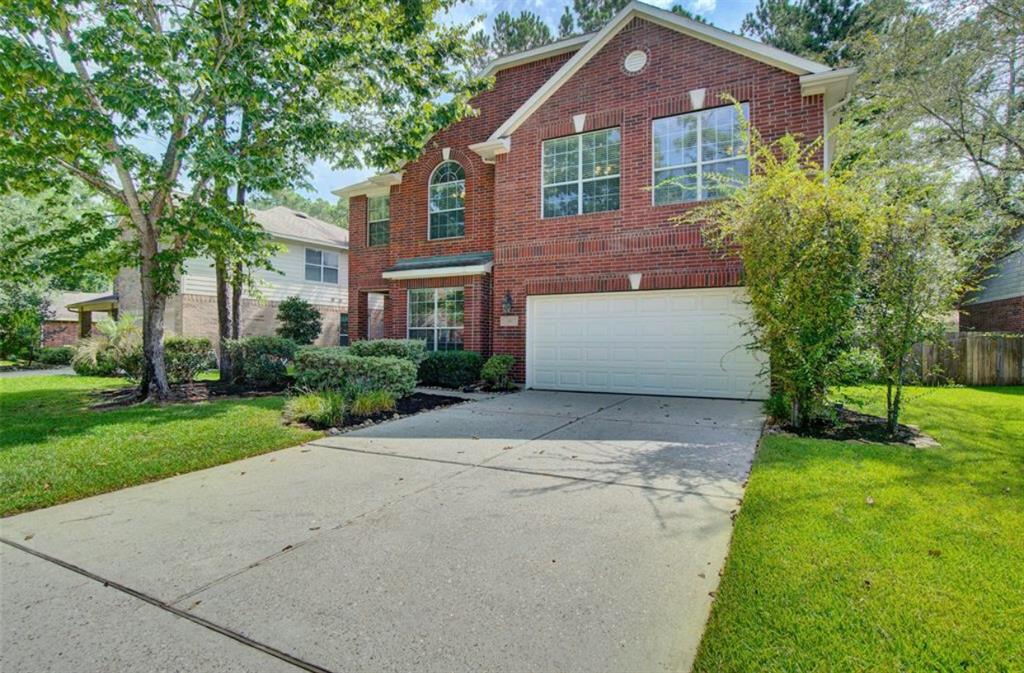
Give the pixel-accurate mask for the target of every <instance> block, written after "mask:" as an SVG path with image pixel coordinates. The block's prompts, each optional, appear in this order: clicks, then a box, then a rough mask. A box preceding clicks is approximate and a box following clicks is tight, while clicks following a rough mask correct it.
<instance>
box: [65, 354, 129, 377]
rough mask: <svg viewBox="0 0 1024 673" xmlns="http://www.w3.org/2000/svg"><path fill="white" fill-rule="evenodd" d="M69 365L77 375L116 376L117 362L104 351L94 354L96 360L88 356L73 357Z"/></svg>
mask: <svg viewBox="0 0 1024 673" xmlns="http://www.w3.org/2000/svg"><path fill="white" fill-rule="evenodd" d="M71 367H72V368H73V369H74V370H75V373H76V374H78V375H79V376H117V375H118V369H117V363H116V362H114V359H113V358H112V357H110V355H109V354H108V353H107V352H106V351H101V352H99V353H97V354H96V362H91V361H90V360H89V359H88V358H74V359H72V361H71Z"/></svg>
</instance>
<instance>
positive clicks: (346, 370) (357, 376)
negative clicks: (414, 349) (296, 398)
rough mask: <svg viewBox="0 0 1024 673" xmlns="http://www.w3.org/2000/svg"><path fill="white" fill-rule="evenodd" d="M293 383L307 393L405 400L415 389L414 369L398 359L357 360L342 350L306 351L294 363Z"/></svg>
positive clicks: (408, 360)
mask: <svg viewBox="0 0 1024 673" xmlns="http://www.w3.org/2000/svg"><path fill="white" fill-rule="evenodd" d="M295 382H296V384H298V385H299V386H301V387H304V388H307V389H309V390H317V391H323V390H337V391H346V390H351V389H361V390H386V391H387V392H388V393H390V394H391V395H392V396H393V397H396V398H399V397H405V396H406V395H409V394H411V393H412V391H413V389H414V388H415V387H416V365H415V364H413V362H412V360H410V359H406V358H398V357H375V356H369V357H359V356H357V355H353V354H352V351H351V349H346V348H338V347H334V348H307V349H303V350H301V351H300V352H299V354H298V355H297V356H296V359H295Z"/></svg>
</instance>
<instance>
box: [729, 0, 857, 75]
mask: <svg viewBox="0 0 1024 673" xmlns="http://www.w3.org/2000/svg"><path fill="white" fill-rule="evenodd" d="M863 7H864V3H863V2H862V0H758V3H757V7H756V8H755V9H754V11H753V12H751V13H749V14H747V15H746V17H744V19H743V23H742V25H741V30H742V31H743V33H745V34H752V35H754V36H756V37H757V38H758V39H759V40H761V41H762V42H764V43H766V44H770V45H772V46H773V47H778V48H779V49H783V50H785V51H788V52H790V53H793V54H799V55H801V56H806V57H808V58H814V59H820V60H823V61H825V62H826V63H828V64H830V65H836V64H837V63H839V62H840V61H842V60H843V58H844V56H845V49H846V46H847V40H848V39H849V38H850V36H851V33H853V32H854V31H855V30H856V29H858V28H859V27H860V26H862V23H861V21H860V14H861V11H862V9H863Z"/></svg>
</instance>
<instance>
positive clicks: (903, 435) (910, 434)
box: [774, 407, 935, 447]
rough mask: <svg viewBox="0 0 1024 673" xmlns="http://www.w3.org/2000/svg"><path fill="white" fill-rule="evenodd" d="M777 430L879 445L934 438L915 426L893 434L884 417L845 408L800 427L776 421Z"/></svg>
mask: <svg viewBox="0 0 1024 673" xmlns="http://www.w3.org/2000/svg"><path fill="white" fill-rule="evenodd" d="M774 429H775V430H776V431H780V432H787V433H790V434H793V435H797V436H799V437H815V438H818V439H833V440H837V441H861V442H875V443H879V444H906V445H909V446H917V447H921V446H931V445H935V441H934V440H933V439H932V438H931V437H929V436H928V435H926V434H924V433H922V432H921V431H920V430H918V429H917V428H915V427H912V426H909V425H902V424H901V425H899V426H898V427H897V429H896V435H895V436H892V435H890V434H889V431H888V429H887V428H886V426H885V419H884V418H881V417H879V416H869V415H868V414H862V413H860V412H858V411H852V410H850V409H847V408H845V407H836V408H835V420H834V422H832V419H827V418H820V419H815V420H814V421H812V422H811V423H810V424H809V425H807V426H806V427H802V428H794V427H792V426H790V425H789V424H787V423H780V424H777V425H776V426H775V428H774Z"/></svg>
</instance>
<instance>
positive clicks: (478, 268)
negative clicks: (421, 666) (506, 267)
mask: <svg viewBox="0 0 1024 673" xmlns="http://www.w3.org/2000/svg"><path fill="white" fill-rule="evenodd" d="M492 268H494V262H487V263H486V264H473V265H470V266H442V267H437V268H435V269H407V270H404V271H385V272H384V273H382V274H381V278H386V279H387V280H413V279H416V278H443V277H444V276H482V275H483V274H485V273H490V272H491V269H492Z"/></svg>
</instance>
